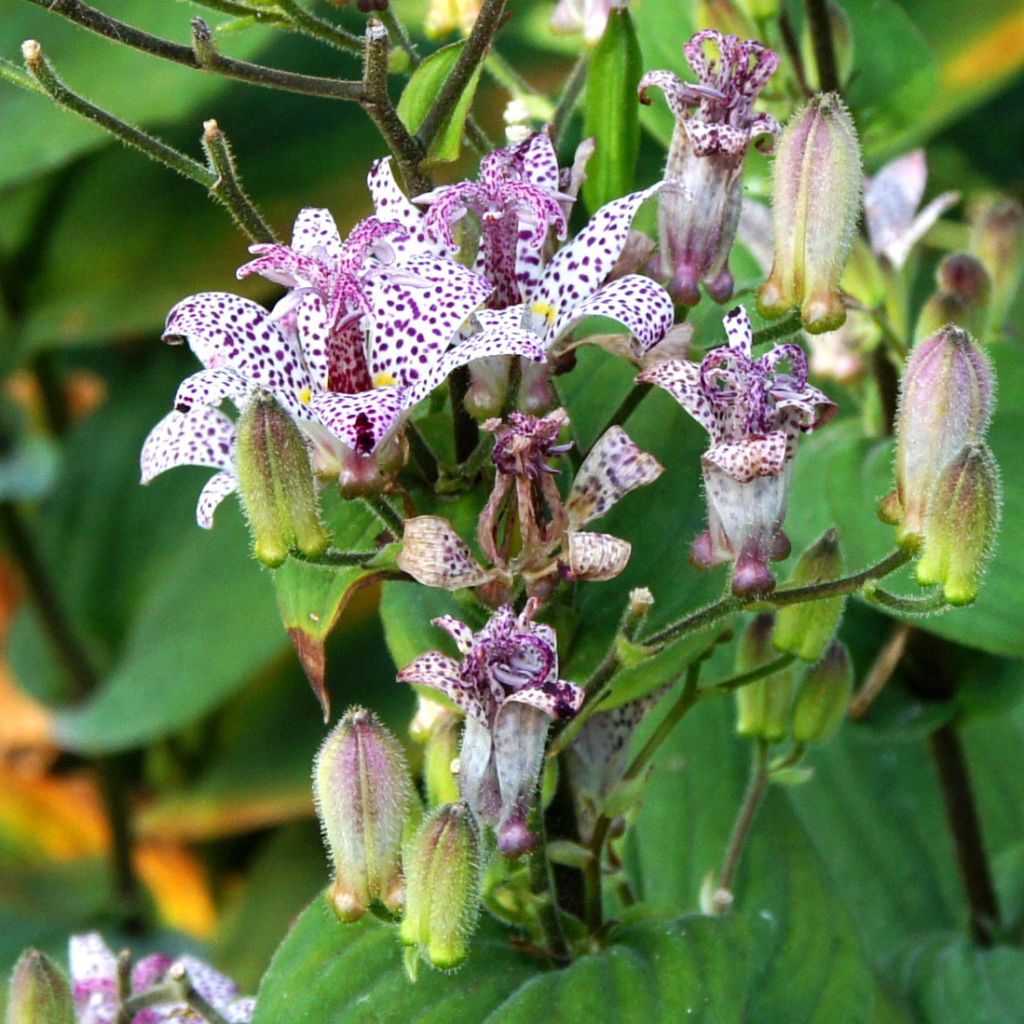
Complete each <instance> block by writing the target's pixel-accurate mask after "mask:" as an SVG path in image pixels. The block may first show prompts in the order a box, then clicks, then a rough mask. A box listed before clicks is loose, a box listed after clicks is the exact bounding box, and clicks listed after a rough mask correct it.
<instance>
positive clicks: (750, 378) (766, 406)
mask: <svg viewBox="0 0 1024 1024" xmlns="http://www.w3.org/2000/svg"><path fill="white" fill-rule="evenodd" d="M724 323H725V331H726V334H727V335H728V338H729V343H728V345H727V346H725V347H721V348H716V349H713V350H712V351H711V352H709V353H708V354H707V356H705V357H704V361H703V362H702V363H701V364H700V365H699V366H698V365H697V364H695V363H688V362H682V361H675V360H669V361H666V362H663V363H658V364H657V365H655V366H653V367H651V368H650V369H648V370H646V371H644V372H643V373H642V374H640V376H639V378H638V379H639V380H641V381H644V382H646V383H650V384H657V385H658V386H659V387H662V388H664V389H665V390H666V391H668V392H669V394H671V395H672V397H673V398H675V399H676V401H677V402H679V404H680V405H682V407H683V408H684V409H685V410H686V411H687V412H688V413H689V414H690V415H691V416H692V417H693V418H694V419H695V420H696V421H697V422H698V423H699V424H700V425H701V426H702V427H704V429H705V430H707V432H708V433H709V434H710V435H711V447H710V448H709V449H708V450H707V451H706V452H705V453H704V457H703V459H702V460H701V463H702V467H703V472H704V485H705V488H706V490H707V500H708V530H707V532H705V533H702V534H701V535H700V536H699V537H698V538H697V539H696V540H695V541H694V543H693V548H692V551H691V557H692V559H693V561H694V563H695V564H696V565H697V566H698V567H699V568H705V569H706V568H710V567H711V566H714V565H717V564H719V563H721V562H727V561H730V560H733V559H735V562H736V565H735V569H734V572H733V580H732V588H733V591H734V593H736V594H753V593H764V592H767V591H770V590H771V589H772V588H773V587H774V586H775V580H774V578H773V576H772V574H771V573H770V572H769V571H768V561H769V560H775V559H780V558H785V557H786V556H787V555H788V554H789V540H788V538H787V537H786V535H785V533H784V532H783V530H782V523H783V520H784V519H785V515H786V498H787V493H788V490H789V476H790V468H791V465H792V459H793V455H794V453H795V450H796V440H797V438H798V437H799V436H800V434H802V433H807V432H809V431H811V430H816V429H817V428H818V427H820V426H823V425H824V424H825V423H826V422H827V421H828V420H829V419H831V417H832V416H833V415H834V414H835V412H836V405H835V404H834V403H833V402H832V401H831V399H829V398H828V396H826V395H824V394H822V392H820V391H819V390H818V389H817V388H814V387H811V386H810V385H809V384H808V383H807V357H806V356H805V355H804V351H803V349H802V348H800V346H799V345H794V344H789V345H777V346H776V347H775V348H773V349H772V351H771V352H768V353H766V354H765V355H763V356H761V358H759V359H755V358H754V356H753V351H752V346H753V331H752V330H751V326H750V318H749V317H748V316H747V311H746V310H745V309H744V308H743V307H742V306H738V307H737V308H736V309H734V310H732V311H731V312H730V313H728V314H727V315H726V317H725V318H724ZM783 363H788V364H789V370H790V372H789V373H781V372H779V367H780V365H781V364H783Z"/></svg>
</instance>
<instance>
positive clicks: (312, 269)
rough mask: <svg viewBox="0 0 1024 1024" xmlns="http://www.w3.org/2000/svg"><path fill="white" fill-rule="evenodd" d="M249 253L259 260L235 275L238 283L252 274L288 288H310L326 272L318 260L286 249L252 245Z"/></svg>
mask: <svg viewBox="0 0 1024 1024" xmlns="http://www.w3.org/2000/svg"><path fill="white" fill-rule="evenodd" d="M249 252H251V253H254V254H255V255H256V259H254V260H249V262H248V263H243V264H242V266H240V267H239V268H238V270H236V271H235V276H236V277H237V278H238V279H239V280H242V279H243V278H245V277H248V276H249V275H250V274H259V275H260V276H261V277H265V278H266V279H267V280H268V281H273V282H275V283H276V284H283V285H284V286H285V287H286V288H310V287H314V286H315V285H316V284H317V283H318V282H319V281H320V279H321V277H322V276H323V268H322V267H321V266H320V264H319V263H318V262H317V261H316V260H315V259H313V258H312V257H310V256H304V255H303V254H302V253H299V252H296V251H295V250H294V249H293V248H291V247H290V246H287V245H280V244H272V245H266V244H260V245H251V246H249Z"/></svg>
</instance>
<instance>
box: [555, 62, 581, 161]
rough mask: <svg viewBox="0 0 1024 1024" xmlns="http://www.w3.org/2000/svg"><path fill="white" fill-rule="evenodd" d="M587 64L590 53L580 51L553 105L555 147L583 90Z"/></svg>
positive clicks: (563, 135) (562, 137)
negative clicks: (556, 102)
mask: <svg viewBox="0 0 1024 1024" xmlns="http://www.w3.org/2000/svg"><path fill="white" fill-rule="evenodd" d="M589 66H590V54H589V53H587V52H584V53H581V54H580V56H579V59H578V60H577V61H576V63H575V64H574V65H573V69H572V71H571V72H570V73H569V77H568V79H567V80H566V83H565V88H564V89H563V90H562V95H561V96H559V97H558V105H557V106H556V107H555V113H554V116H553V117H552V118H551V123H552V125H553V126H554V130H555V149H558V148H559V147H560V146H561V144H562V141H563V140H564V138H565V133H566V132H567V131H568V129H569V124H570V122H571V121H572V115H573V111H575V109H576V104H577V103H578V102H579V98H580V94H581V93H582V92H583V86H584V85H585V84H586V81H587V68H588V67H589Z"/></svg>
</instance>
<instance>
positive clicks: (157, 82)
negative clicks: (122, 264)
mask: <svg viewBox="0 0 1024 1024" xmlns="http://www.w3.org/2000/svg"><path fill="white" fill-rule="evenodd" d="M99 6H101V7H102V10H103V13H104V14H107V15H109V16H110V17H112V18H116V19H118V20H120V21H126V22H129V23H130V24H132V25H134V26H136V27H137V28H141V29H144V30H145V31H147V32H151V33H153V34H154V35H158V36H163V37H165V38H167V39H171V40H173V41H175V42H177V43H185V44H187V43H188V37H189V19H190V18H191V17H194V16H195V15H197V14H198V15H203V16H205V17H207V18H211V12H210V11H209V10H208V9H204V8H202V7H200V6H199V5H197V4H190V3H187V4H184V3H138V2H137V0H105V2H104V3H103V4H102V5H99ZM5 8H6V9H5V11H4V14H3V18H0V55H2V56H3V57H5V58H7V59H8V60H10V61H14V62H17V63H19V64H20V51H19V47H20V45H21V41H22V40H23V39H37V40H39V42H40V43H42V46H43V52H44V53H45V54H46V56H47V57H48V58H49V59H50V60H51V61H52V62H53V64H54V66H55V68H56V70H57V72H58V74H59V75H60V76H61V77H62V78H63V79H64V81H65V83H66V84H67V85H68V87H69V88H71V89H72V90H74V91H75V92H77V93H79V94H80V95H82V96H85V97H86V98H87V99H89V100H91V101H92V102H93V103H96V104H98V105H99V106H101V107H104V108H105V109H108V110H110V111H112V112H113V113H114V114H116V115H117V116H118V117H120V118H122V119H123V120H126V121H131V122H135V123H142V124H145V125H154V124H166V123H168V122H174V121H175V120H177V119H179V118H183V117H189V116H191V119H192V121H193V122H194V124H195V128H196V131H195V135H196V136H197V138H198V134H199V131H200V130H201V125H200V121H201V117H200V115H199V113H195V114H193V113H191V112H192V111H195V110H196V109H197V108H202V107H205V108H207V109H209V104H210V102H211V100H213V98H214V97H216V96H218V94H220V93H223V92H224V91H226V89H227V88H228V87H229V85H230V84H231V83H230V82H229V81H228V80H227V79H224V78H222V77H220V76H218V75H212V74H207V73H204V72H201V71H194V70H192V69H191V68H186V67H182V66H181V65H179V64H174V63H171V62H170V61H166V60H161V59H159V58H157V57H152V56H149V55H148V54H144V53H140V52H138V51H137V50H132V49H130V48H129V47H127V46H118V45H117V44H115V43H113V42H112V41H111V40H109V39H104V38H101V37H100V36H97V35H94V34H93V33H92V32H89V31H87V30H86V29H84V28H80V27H79V26H77V25H74V24H72V23H71V22H70V21H68V20H67V19H66V18H62V17H58V16H57V15H55V14H49V13H48V12H46V11H45V10H40V9H39V8H38V7H34V6H32V5H30V4H26V3H14V2H10V3H7V4H5ZM211 21H212V23H213V24H214V25H216V20H215V18H211ZM270 38H271V33H270V32H269V31H268V30H266V29H263V28H257V29H254V30H252V31H251V32H245V33H235V34H232V35H231V37H230V41H229V42H228V43H227V45H226V46H225V50H226V52H227V53H228V54H230V55H231V56H233V57H239V58H251V57H252V56H253V55H255V54H256V53H258V52H259V51H261V50H263V49H266V47H267V45H268V43H269V41H270ZM261 91H262V90H261ZM205 116H209V114H206V115H205ZM0 122H2V123H3V126H4V159H3V162H2V164H0V188H4V187H6V186H9V185H12V184H15V183H17V182H19V181H26V180H29V179H30V178H31V177H32V176H33V175H37V174H40V173H42V172H44V171H47V170H50V169H52V168H55V167H59V166H61V165H63V164H65V163H66V162H67V161H69V160H71V159H73V158H74V157H76V156H80V155H81V154H83V153H85V152H88V151H90V150H93V149H97V148H99V147H101V146H104V145H111V139H110V136H109V135H107V134H106V132H104V131H103V130H102V129H100V128H99V127H98V126H96V125H94V124H92V123H91V122H89V121H86V120H84V119H82V118H78V117H76V116H74V115H72V114H67V113H65V112H64V111H62V110H60V109H59V108H58V107H57V106H56V104H54V103H53V101H52V100H50V99H49V98H48V97H45V96H39V95H36V94H35V93H29V92H24V91H22V90H21V89H19V88H16V87H15V86H14V85H12V84H9V83H7V82H0ZM140 159H141V158H140Z"/></svg>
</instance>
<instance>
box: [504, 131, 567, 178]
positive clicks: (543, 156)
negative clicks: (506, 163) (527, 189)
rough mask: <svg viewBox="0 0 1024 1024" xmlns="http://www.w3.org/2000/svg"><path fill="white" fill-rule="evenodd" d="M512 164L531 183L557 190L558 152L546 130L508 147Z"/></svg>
mask: <svg viewBox="0 0 1024 1024" xmlns="http://www.w3.org/2000/svg"><path fill="white" fill-rule="evenodd" d="M509 156H510V162H511V164H512V166H513V167H514V168H515V169H517V170H518V171H519V173H520V174H522V176H523V178H524V179H525V180H526V181H528V182H529V183H530V184H531V185H536V186H537V187H539V188H543V189H547V191H549V192H557V191H558V154H557V153H556V152H555V147H554V145H553V144H552V142H551V138H550V136H549V135H548V134H547V132H535V133H534V134H533V135H531V136H530V137H529V138H528V139H524V140H523V141H522V142H520V143H519V145H517V146H512V147H510V149H509Z"/></svg>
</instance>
